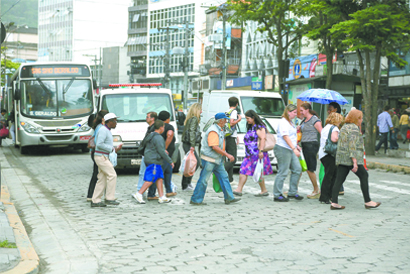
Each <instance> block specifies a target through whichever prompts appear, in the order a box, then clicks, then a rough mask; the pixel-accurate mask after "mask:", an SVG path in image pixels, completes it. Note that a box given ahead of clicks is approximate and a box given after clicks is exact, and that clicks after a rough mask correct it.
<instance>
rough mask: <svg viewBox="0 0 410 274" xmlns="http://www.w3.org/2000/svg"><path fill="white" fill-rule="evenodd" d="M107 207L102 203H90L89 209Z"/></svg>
mask: <svg viewBox="0 0 410 274" xmlns="http://www.w3.org/2000/svg"><path fill="white" fill-rule="evenodd" d="M106 206H107V205H106V204H104V203H103V202H99V203H93V202H91V207H106Z"/></svg>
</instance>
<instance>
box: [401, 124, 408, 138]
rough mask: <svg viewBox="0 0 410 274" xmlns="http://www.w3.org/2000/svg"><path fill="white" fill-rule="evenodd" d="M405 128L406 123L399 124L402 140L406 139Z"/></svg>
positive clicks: (406, 126) (406, 127)
mask: <svg viewBox="0 0 410 274" xmlns="http://www.w3.org/2000/svg"><path fill="white" fill-rule="evenodd" d="M407 129H408V125H401V126H400V135H401V138H402V139H403V142H404V141H406V140H407Z"/></svg>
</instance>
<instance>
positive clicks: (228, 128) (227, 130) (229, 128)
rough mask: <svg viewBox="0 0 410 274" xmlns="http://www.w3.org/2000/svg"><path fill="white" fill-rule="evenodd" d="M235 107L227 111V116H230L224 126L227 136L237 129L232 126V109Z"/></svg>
mask: <svg viewBox="0 0 410 274" xmlns="http://www.w3.org/2000/svg"><path fill="white" fill-rule="evenodd" d="M234 110H235V109H229V110H228V111H227V112H225V114H226V116H228V118H229V121H228V122H227V123H226V124H225V127H224V131H225V137H228V136H231V135H232V134H233V132H234V131H235V127H236V126H234V127H233V128H231V123H230V119H231V114H232V111H234Z"/></svg>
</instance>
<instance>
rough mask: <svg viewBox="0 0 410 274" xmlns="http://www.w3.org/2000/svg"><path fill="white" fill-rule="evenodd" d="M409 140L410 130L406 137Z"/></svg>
mask: <svg viewBox="0 0 410 274" xmlns="http://www.w3.org/2000/svg"><path fill="white" fill-rule="evenodd" d="M406 138H407V140H408V139H410V129H409V130H407V136H406Z"/></svg>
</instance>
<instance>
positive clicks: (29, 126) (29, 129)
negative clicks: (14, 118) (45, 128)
mask: <svg viewBox="0 0 410 274" xmlns="http://www.w3.org/2000/svg"><path fill="white" fill-rule="evenodd" d="M20 125H21V127H22V128H24V130H25V131H26V132H28V133H40V132H39V131H38V129H37V128H36V127H35V126H33V125H32V124H29V123H26V122H20Z"/></svg>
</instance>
